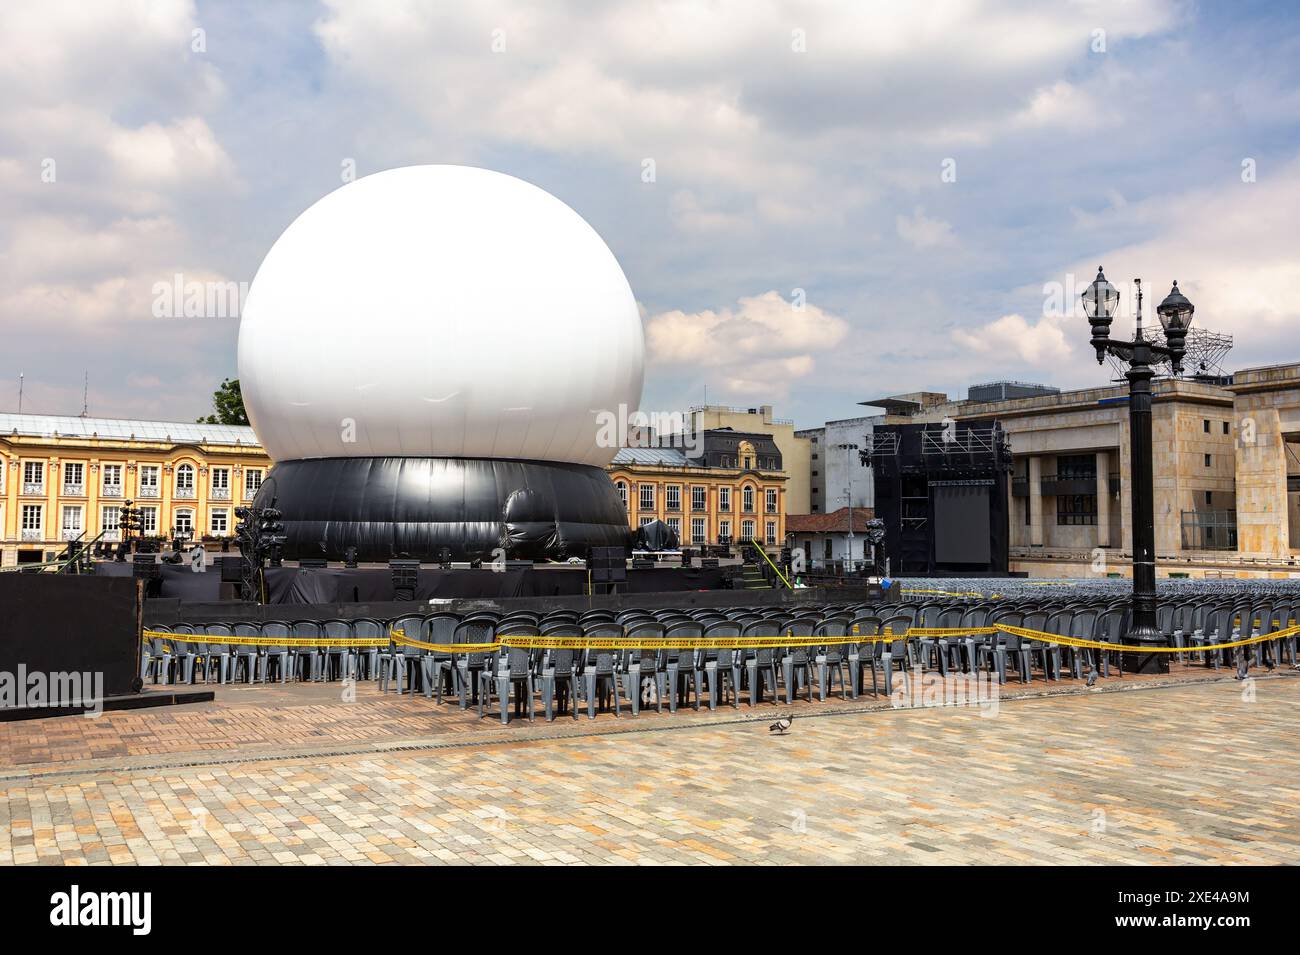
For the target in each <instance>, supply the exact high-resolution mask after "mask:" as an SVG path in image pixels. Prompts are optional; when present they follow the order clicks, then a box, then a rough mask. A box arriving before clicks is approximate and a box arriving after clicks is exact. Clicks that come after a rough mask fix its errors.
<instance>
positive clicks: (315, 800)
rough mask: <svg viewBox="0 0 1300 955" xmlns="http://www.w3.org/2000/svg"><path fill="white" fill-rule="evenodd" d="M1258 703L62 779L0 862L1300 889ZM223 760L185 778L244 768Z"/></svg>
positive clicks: (1294, 840)
mask: <svg viewBox="0 0 1300 955" xmlns="http://www.w3.org/2000/svg"><path fill="white" fill-rule="evenodd" d="M1255 690H1256V692H1255V700H1254V701H1253V702H1249V701H1247V700H1245V699H1243V694H1242V691H1241V686H1240V684H1236V683H1234V682H1232V681H1223V682H1215V683H1199V684H1180V685H1173V686H1166V687H1161V688H1149V689H1144V690H1140V691H1138V692H1125V693H1084V694H1077V695H1069V696H1051V697H1043V698H1030V699H1023V700H1018V701H1013V702H1006V703H1005V704H1004V705H1002V706H1001V707H1000V708H999V709H998V711H997V713H996V715H992V716H988V715H983V714H982V712H981V711H980V710H979V709H977V708H970V707H965V708H955V707H949V708H930V709H914V710H888V709H886V710H882V711H870V712H861V711H853V709H852V708H850V707H845V706H838V707H831V708H829V709H823V710H821V712H823V713H826V714H829V715H827V716H826V717H825V718H815V719H814V718H803V719H800V718H796V720H795V723H794V726H793V728H792V730H791V732H790V734H789V735H788V736H785V737H773V736H770V735H769V734H768V731H767V726H766V722H767V720H764V721H763V722H737V721H734V717H733V722H730V723H715V722H711V721H710V722H709V723H708V725H705V722H706V721H705V720H703V719H693V718H691V717H689V716H688V717H687V718H686V719H685V720H680V721H678V722H675V723H672V724H665V723H663V722H656V721H653V720H647V721H645V722H644V723H636V722H634V721H631V720H628V721H626V723H627V725H626V726H621V727H620V732H619V733H618V735H617V736H610V735H600V734H599V733H598V734H597V735H588V736H581V737H560V736H556V735H553V734H548V733H547V732H546V730H545V728H544V727H543V728H542V729H541V730H540V731H538V730H537V729H536V728H532V727H523V729H524V730H525V731H526V733H527V735H526V736H525V737H524V738H525V739H527V742H522V743H521V742H517V741H514V742H510V743H503V742H501V741H500V740H501V737H500V735H499V734H498V733H487V732H483V733H481V734H476V735H472V736H470V737H468V738H465V740H464V741H465V742H466V743H467V745H461V746H456V747H454V748H433V747H436V746H438V744H439V740H440V739H442V738H443V736H440V735H439V734H436V733H435V734H432V735H426V736H425V740H426V741H427V742H428V744H429V747H430V748H425V749H415V750H410V751H402V752H365V753H358V754H353V755H342V756H331V757H329V758H320V757H312V756H311V755H310V754H305V753H302V752H298V751H297V750H295V749H294V748H293V747H284V748H282V751H281V752H282V755H281V757H280V758H275V759H267V758H263V759H261V760H259V761H257V762H230V763H220V764H213V763H211V762H210V763H209V764H208V765H198V766H179V765H178V766H174V767H168V768H165V769H140V768H131V767H130V766H129V765H126V764H127V763H129V761H130V760H129V757H130V755H131V754H130V753H129V748H128V749H127V750H124V751H123V754H122V755H121V756H120V757H118V759H117V760H116V761H117V762H118V763H120V764H121V765H118V766H113V765H111V763H112V762H113V760H112V759H109V758H104V757H100V760H99V761H97V763H96V764H95V765H94V766H92V767H87V766H85V765H83V764H82V763H80V762H78V761H76V760H63V761H60V760H57V759H51V760H50V761H48V762H45V763H35V764H32V763H29V764H28V766H29V767H30V769H31V771H32V773H33V776H32V777H31V778H27V779H10V780H7V781H0V863H16V864H33V863H50V862H54V863H59V862H62V863H67V864H92V865H102V864H108V863H117V864H120V863H123V862H136V863H158V862H162V863H178V864H184V863H206V864H222V865H224V864H230V863H236V864H249V863H258V864H268V863H282V864H309V865H315V864H325V863H329V864H336V863H338V864H372V863H373V864H383V863H399V864H415V863H452V864H465V863H478V864H496V865H519V864H537V863H542V864H561V865H576V864H601V863H604V864H632V863H640V864H691V865H697V864H698V865H725V864H735V863H753V862H762V863H764V864H813V863H830V864H838V863H872V862H884V863H910V864H919V865H932V864H948V863H976V864H989V863H1026V864H1051V863H1065V862H1071V863H1079V864H1089V865H1091V864H1103V863H1111V864H1114V863H1122V864H1128V863H1135V864H1150V863H1156V864H1223V863H1252V864H1286V863H1290V864H1295V863H1297V862H1300V823H1298V822H1297V820H1296V818H1295V812H1294V806H1295V805H1296V803H1297V797H1298V796H1300V755H1297V751H1296V747H1295V746H1294V745H1293V739H1294V717H1295V713H1296V711H1297V706H1298V705H1300V678H1297V677H1294V676H1290V675H1285V674H1280V675H1278V676H1276V677H1274V678H1271V679H1261V680H1258V681H1256V686H1255ZM250 692H255V690H254V691H250ZM335 705H336V706H339V707H344V708H348V707H349V706H350V705H348V704H342V703H339V704H335ZM377 705H379V706H384V705H391V703H390V704H386V703H385V702H384V701H379V702H378V703H377ZM400 705H402V706H406V705H411V704H410V703H409V701H401V703H400ZM417 705H418V704H417ZM227 712H229V708H228V709H227ZM348 712H356V710H355V709H348ZM454 714H455V717H456V718H462V716H461V714H460V713H459V710H455V711H454ZM742 715H743V714H742ZM294 718H295V717H293V716H292V715H290V716H288V717H286V719H288V720H290V721H292V720H293V719H294ZM343 718H344V717H343V716H341V715H338V714H332V715H330V717H329V719H330V720H341V719H343ZM68 719H74V720H76V719H80V718H79V717H71V718H68ZM662 719H665V720H666V719H667V718H666V717H665V718H662ZM612 722H613V720H612V719H610V720H607V722H606V724H605V725H608V723H612ZM132 725H135V724H132ZM209 725H210V724H209ZM226 725H229V726H231V727H232V736H234V737H237V738H248V737H250V736H255V735H256V734H255V733H253V732H251V731H250V730H249V726H248V724H246V723H245V724H241V723H240V721H239V720H238V719H235V720H232V721H230V722H228V723H227V724H226ZM582 725H584V726H587V725H588V724H587V723H586V721H585V720H584V721H582ZM665 725H670V726H671V730H670V731H668V732H655V731H650V730H653V729H659V728H663V727H664V726H665ZM633 728H635V729H638V730H641V729H642V728H644V730H645V731H638V732H627V731H624V730H628V729H633ZM497 729H498V730H500V729H501V728H500V727H498V728H497ZM409 731H410V728H409V727H408V728H404V729H403V732H404V733H409ZM54 735H58V734H57V732H56V733H55V734H54ZM105 735H106V736H107V735H108V734H105ZM201 735H202V736H203V738H204V741H205V742H207V741H209V739H210V737H209V736H208V734H207V732H206V731H205V732H204V733H203V734H201ZM516 739H518V737H516ZM475 740H478V742H475ZM225 742H228V741H226V740H217V743H218V745H213V746H212V747H211V748H209V749H206V750H202V751H197V752H195V751H192V750H186V749H183V748H182V749H180V750H178V751H176V752H173V753H171V754H170V755H171V756H172V757H173V758H178V759H184V760H186V761H194V762H202V760H203V759H204V758H207V759H209V760H211V759H213V758H216V759H227V758H229V756H230V750H229V748H228V747H226V746H225V745H221V744H224V743H225ZM185 745H192V743H189V742H187V743H186V744H185ZM327 745H328V743H327ZM235 748H236V751H238V746H237V745H236V747H235ZM70 751H71V752H74V753H77V754H78V755H79V754H81V753H82V752H84V750H82V749H81V748H79V747H76V746H74V747H72V749H71V750H70ZM25 752H26V754H27V755H28V756H30V755H32V754H33V753H34V750H32V749H28V750H26V751H25ZM105 764H108V765H105ZM69 770H72V771H71V772H69Z"/></svg>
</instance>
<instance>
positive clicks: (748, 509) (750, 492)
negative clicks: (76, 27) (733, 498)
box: [740, 484, 754, 514]
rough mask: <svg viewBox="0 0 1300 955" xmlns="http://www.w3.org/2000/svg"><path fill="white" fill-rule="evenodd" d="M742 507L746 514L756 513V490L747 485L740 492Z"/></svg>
mask: <svg viewBox="0 0 1300 955" xmlns="http://www.w3.org/2000/svg"><path fill="white" fill-rule="evenodd" d="M740 506H741V509H742V510H744V512H745V513H746V514H752V513H754V488H753V487H752V486H751V485H748V484H747V485H745V487H744V488H742V489H741V492H740Z"/></svg>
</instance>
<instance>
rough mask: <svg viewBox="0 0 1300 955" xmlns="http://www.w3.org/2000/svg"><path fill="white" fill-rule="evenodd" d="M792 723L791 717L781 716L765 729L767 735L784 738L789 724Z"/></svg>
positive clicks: (792, 718)
mask: <svg viewBox="0 0 1300 955" xmlns="http://www.w3.org/2000/svg"><path fill="white" fill-rule="evenodd" d="M793 722H794V717H793V716H783V717H781V718H780V719H779V720H777V721H776V722H775V723H773V724H772V725H771V726H769V727H768V728H767V731H768V732H769V733H776V734H777V735H778V736H784V735H785V733H786V730H788V729H789V728H790V724H791V723H793Z"/></svg>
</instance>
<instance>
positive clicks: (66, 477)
mask: <svg viewBox="0 0 1300 955" xmlns="http://www.w3.org/2000/svg"><path fill="white" fill-rule="evenodd" d="M74 473H75V474H76V475H77V479H76V480H75V481H74V480H73V479H72V475H73V474H74ZM77 488H80V490H77ZM63 493H64V494H72V495H80V494H85V493H86V462H84V461H64V462H63Z"/></svg>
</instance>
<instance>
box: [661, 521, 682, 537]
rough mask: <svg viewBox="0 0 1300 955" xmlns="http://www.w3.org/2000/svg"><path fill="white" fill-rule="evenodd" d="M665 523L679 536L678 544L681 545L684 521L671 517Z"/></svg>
mask: <svg viewBox="0 0 1300 955" xmlns="http://www.w3.org/2000/svg"><path fill="white" fill-rule="evenodd" d="M665 523H667V525H668V529H669V530H670V531H672V532H673V533H674V534H676V535H677V540H678V543H680V542H681V539H682V519H681V518H680V517H670V518H668V520H667V521H666V522H665Z"/></svg>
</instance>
